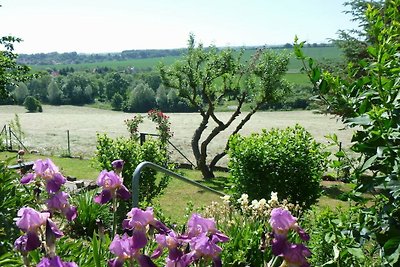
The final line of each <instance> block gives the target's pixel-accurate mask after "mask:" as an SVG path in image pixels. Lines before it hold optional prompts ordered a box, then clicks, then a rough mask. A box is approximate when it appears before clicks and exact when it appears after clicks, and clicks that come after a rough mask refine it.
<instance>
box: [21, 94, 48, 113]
mask: <svg viewBox="0 0 400 267" xmlns="http://www.w3.org/2000/svg"><path fill="white" fill-rule="evenodd" d="M24 107H25V108H26V109H27V110H28V111H29V112H36V111H38V112H42V111H43V110H42V104H41V103H40V102H39V100H37V99H36V98H34V97H33V96H27V97H26V98H25V101H24Z"/></svg>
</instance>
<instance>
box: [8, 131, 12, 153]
mask: <svg viewBox="0 0 400 267" xmlns="http://www.w3.org/2000/svg"><path fill="white" fill-rule="evenodd" d="M8 133H9V136H10V150H12V139H11V127H10V126H8Z"/></svg>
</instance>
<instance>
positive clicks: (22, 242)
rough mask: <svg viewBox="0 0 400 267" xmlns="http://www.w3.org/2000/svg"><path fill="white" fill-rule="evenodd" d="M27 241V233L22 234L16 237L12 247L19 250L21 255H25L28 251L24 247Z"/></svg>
mask: <svg viewBox="0 0 400 267" xmlns="http://www.w3.org/2000/svg"><path fill="white" fill-rule="evenodd" d="M27 242H28V236H27V235H22V236H20V237H18V238H17V240H15V242H14V248H15V249H16V250H17V251H19V252H21V254H22V255H26V254H27V253H28V250H27V248H26V245H27Z"/></svg>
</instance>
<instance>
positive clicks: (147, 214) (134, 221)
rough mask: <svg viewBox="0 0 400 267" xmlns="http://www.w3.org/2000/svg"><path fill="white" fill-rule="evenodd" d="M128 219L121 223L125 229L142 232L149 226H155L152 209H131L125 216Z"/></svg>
mask: <svg viewBox="0 0 400 267" xmlns="http://www.w3.org/2000/svg"><path fill="white" fill-rule="evenodd" d="M126 215H127V217H128V219H125V220H124V221H123V222H122V226H123V227H124V228H125V229H130V230H132V229H136V230H143V229H145V228H146V226H147V225H149V224H155V222H156V220H155V219H154V213H153V208H151V207H148V208H147V209H146V210H145V211H144V210H141V209H139V208H133V209H131V211H129V212H128V213H127V214H126Z"/></svg>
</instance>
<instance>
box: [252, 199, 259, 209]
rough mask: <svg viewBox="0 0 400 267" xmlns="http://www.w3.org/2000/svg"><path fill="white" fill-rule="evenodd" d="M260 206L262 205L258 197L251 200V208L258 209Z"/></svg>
mask: <svg viewBox="0 0 400 267" xmlns="http://www.w3.org/2000/svg"><path fill="white" fill-rule="evenodd" d="M259 206H260V205H259V203H258V201H257V199H254V200H253V201H252V202H251V208H253V209H254V210H257V209H258V207H259Z"/></svg>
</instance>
